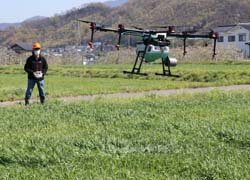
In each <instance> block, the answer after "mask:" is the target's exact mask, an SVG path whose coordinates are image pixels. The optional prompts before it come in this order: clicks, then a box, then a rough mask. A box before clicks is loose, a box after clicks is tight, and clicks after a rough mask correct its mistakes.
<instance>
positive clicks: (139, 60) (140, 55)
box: [123, 51, 147, 76]
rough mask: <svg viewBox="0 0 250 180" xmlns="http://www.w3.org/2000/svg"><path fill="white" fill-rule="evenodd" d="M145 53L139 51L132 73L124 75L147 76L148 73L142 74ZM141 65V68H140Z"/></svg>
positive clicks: (125, 72) (127, 72)
mask: <svg viewBox="0 0 250 180" xmlns="http://www.w3.org/2000/svg"><path fill="white" fill-rule="evenodd" d="M144 56H145V51H139V52H138V53H137V56H136V60H135V64H134V67H133V69H132V71H123V73H124V74H138V75H143V76H147V73H140V71H141V66H142V62H143V59H144ZM138 65H139V66H138Z"/></svg>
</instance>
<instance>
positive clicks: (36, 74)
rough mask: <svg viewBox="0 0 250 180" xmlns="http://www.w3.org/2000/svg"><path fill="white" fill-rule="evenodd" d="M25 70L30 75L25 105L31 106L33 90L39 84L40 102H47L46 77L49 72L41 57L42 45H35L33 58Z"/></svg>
mask: <svg viewBox="0 0 250 180" xmlns="http://www.w3.org/2000/svg"><path fill="white" fill-rule="evenodd" d="M24 70H25V71H26V72H27V73H28V86H27V90H26V94H25V105H28V104H29V99H30V97H31V95H32V91H33V88H34V86H35V84H37V87H38V91H39V96H40V102H41V104H43V103H44V101H45V91H44V75H45V74H46V72H47V70H48V64H47V61H46V59H45V58H44V57H42V56H41V45H40V44H39V43H34V44H33V47H32V56H30V57H29V58H28V59H27V60H26V64H25V66H24Z"/></svg>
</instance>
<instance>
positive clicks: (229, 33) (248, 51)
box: [214, 23, 250, 58]
mask: <svg viewBox="0 0 250 180" xmlns="http://www.w3.org/2000/svg"><path fill="white" fill-rule="evenodd" d="M214 31H216V32H218V33H219V38H218V45H221V46H223V47H230V46H234V47H236V48H238V49H240V50H241V51H242V52H243V54H244V57H246V58H250V23H239V24H235V25H225V26H218V27H217V28H215V29H214Z"/></svg>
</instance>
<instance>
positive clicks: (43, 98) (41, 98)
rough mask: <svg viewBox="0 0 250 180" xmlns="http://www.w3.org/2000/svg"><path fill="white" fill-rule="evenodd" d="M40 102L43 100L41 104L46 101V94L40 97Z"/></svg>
mask: <svg viewBox="0 0 250 180" xmlns="http://www.w3.org/2000/svg"><path fill="white" fill-rule="evenodd" d="M40 102H41V104H44V102H45V97H44V96H41V97H40Z"/></svg>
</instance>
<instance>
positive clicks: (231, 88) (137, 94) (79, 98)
mask: <svg viewBox="0 0 250 180" xmlns="http://www.w3.org/2000/svg"><path fill="white" fill-rule="evenodd" d="M212 90H220V91H235V90H248V91H250V84H249V85H248V84H247V85H233V86H221V87H204V88H185V89H169V90H152V91H145V92H134V93H114V94H97V95H83V96H75V97H60V98H53V100H59V101H63V102H76V101H91V100H94V99H96V98H102V97H105V98H134V97H143V96H147V95H152V94H155V95H160V96H168V95H172V94H182V93H205V92H210V91H212ZM35 102H37V100H31V103H35ZM17 104H23V101H6V102H1V103H0V107H7V106H14V105H17Z"/></svg>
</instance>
